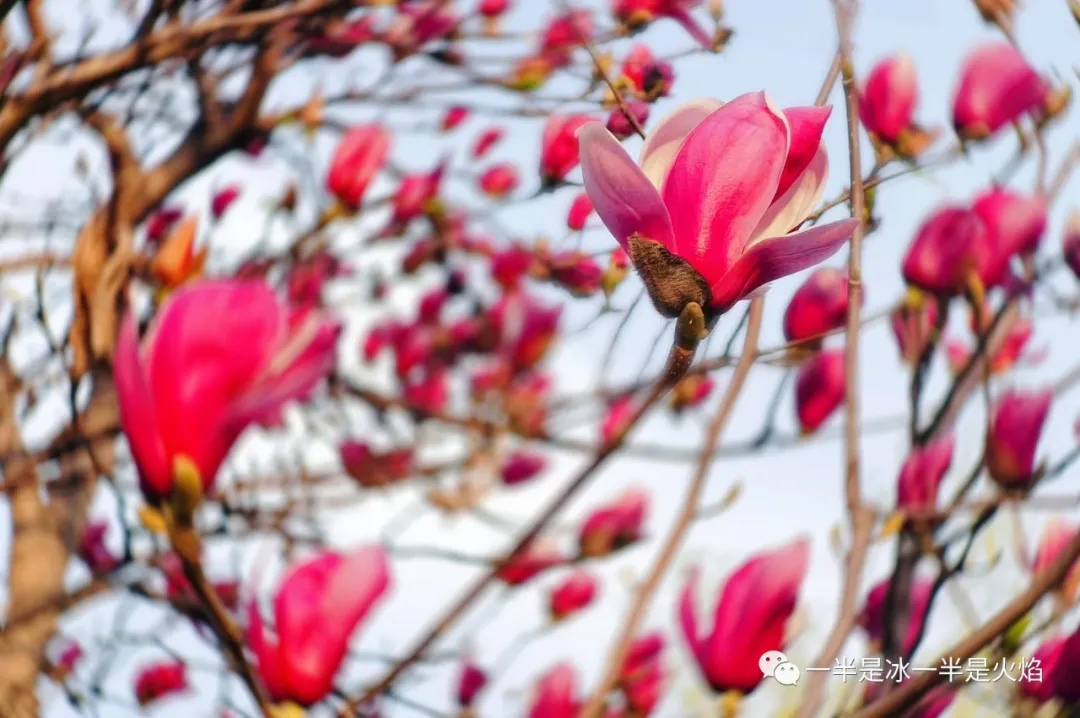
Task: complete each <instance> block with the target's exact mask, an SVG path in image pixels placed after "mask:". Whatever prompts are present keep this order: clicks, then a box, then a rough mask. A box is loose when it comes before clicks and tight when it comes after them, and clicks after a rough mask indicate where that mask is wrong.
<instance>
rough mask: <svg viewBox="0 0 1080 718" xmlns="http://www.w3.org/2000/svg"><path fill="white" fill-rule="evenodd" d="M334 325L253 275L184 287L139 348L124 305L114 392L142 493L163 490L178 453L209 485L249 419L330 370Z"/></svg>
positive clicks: (272, 414)
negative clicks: (293, 303) (284, 299)
mask: <svg viewBox="0 0 1080 718" xmlns="http://www.w3.org/2000/svg"><path fill="white" fill-rule="evenodd" d="M340 329H341V327H340V325H338V324H337V323H335V322H332V321H330V320H329V319H328V318H326V317H325V316H323V315H322V314H320V313H319V312H317V311H313V310H308V309H299V308H296V307H290V306H288V305H287V304H286V303H284V302H282V301H281V300H280V299H279V298H278V296H277V295H276V294H275V292H274V290H273V289H271V288H270V287H269V286H268V285H266V284H265V283H263V282H261V281H258V280H213V281H211V280H204V281H200V282H197V283H195V284H191V285H188V286H186V287H184V288H182V289H180V290H179V291H177V292H176V293H175V294H173V295H172V296H171V297H170V298H169V300H168V302H167V303H166V304H165V305H164V306H163V307H162V309H161V310H160V312H159V313H158V316H157V317H156V319H155V320H154V322H153V324H151V328H150V331H149V332H148V334H147V336H146V338H145V339H144V341H143V343H142V346H141V347H140V346H139V339H138V336H137V333H136V332H137V329H136V326H135V318H134V317H133V316H132V315H131V314H130V313H129V314H128V315H127V316H126V318H125V319H124V322H123V324H122V325H121V327H120V333H119V336H118V338H117V341H116V357H115V361H114V371H115V377H116V393H117V403H118V404H119V407H120V424H121V426H122V427H123V429H124V433H125V434H126V435H127V438H128V443H129V445H130V446H131V453H132V455H133V457H134V459H135V464H136V466H137V467H138V470H139V479H140V484H141V487H142V490H143V493H144V494H145V495H146V496H147V498H148V499H150V500H151V501H157V500H159V499H161V498H163V497H164V496H166V495H167V494H168V493H169V492H170V491H171V490H172V486H173V479H174V477H175V475H176V472H177V471H178V470H179V467H180V465H181V463H183V462H187V464H189V465H193V466H194V468H195V469H197V470H198V473H199V477H200V478H201V480H202V484H203V488H204V489H206V488H208V487H209V486H210V484H211V483H212V482H213V481H214V477H215V476H216V475H217V472H218V468H219V467H220V466H221V463H222V462H223V461H224V460H225V457H226V455H227V454H228V453H229V450H230V449H231V447H232V444H233V443H234V442H235V441H236V440H237V439H238V438H239V437H240V435H241V434H242V433H243V432H244V430H245V429H246V428H247V427H248V426H250V425H251V424H265V423H274V422H276V420H277V419H278V418H280V415H281V409H282V406H283V405H284V404H285V403H286V402H288V401H290V400H294V399H303V398H305V397H307V396H308V395H309V394H310V393H311V391H312V390H313V389H314V388H315V386H316V384H318V382H319V381H320V380H321V379H322V378H323V377H324V376H326V375H327V374H328V373H329V371H330V369H331V368H332V367H333V363H334V359H335V357H334V348H335V345H336V343H337V338H338V334H339V333H340Z"/></svg>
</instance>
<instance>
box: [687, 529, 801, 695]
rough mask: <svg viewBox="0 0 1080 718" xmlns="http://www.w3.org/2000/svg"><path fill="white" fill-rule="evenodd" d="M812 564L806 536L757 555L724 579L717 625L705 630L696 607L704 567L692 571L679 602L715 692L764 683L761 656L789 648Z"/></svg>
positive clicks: (703, 671)
mask: <svg viewBox="0 0 1080 718" xmlns="http://www.w3.org/2000/svg"><path fill="white" fill-rule="evenodd" d="M809 564H810V541H809V540H808V539H806V538H799V539H796V540H795V541H793V542H791V543H789V544H787V545H785V546H782V547H780V548H777V549H773V550H770V551H765V552H763V553H760V554H758V555H756V556H754V557H752V558H751V559H749V560H748V561H746V562H745V563H744V564H742V565H741V566H740V567H739V568H737V569H736V570H735V571H734V572H733V573H732V574H731V575H730V576H729V577H728V579H727V581H726V582H725V583H724V587H723V589H722V591H721V594H720V597H719V599H718V600H717V602H716V604H715V609H714V611H713V616H714V618H713V625H712V628H711V629H710V630H709V631H708V632H705V633H703V632H702V630H701V629H702V627H701V626H699V625H698V620H697V614H696V611H695V609H694V595H695V593H696V592H697V586H698V579H699V575H698V574H699V570H698V569H697V568H694V569H692V570H691V572H690V576H689V578H688V579H687V581H686V584H685V586H684V587H683V589H682V594H681V597H680V600H679V623H680V626H681V628H682V634H683V637H684V638H685V639H686V643H687V645H688V646H689V647H690V652H691V653H692V654H693V657H694V660H695V662H696V663H697V666H698V669H699V670H700V671H701V674H702V676H703V677H704V678H705V681H706V682H707V683H708V684H709V686H710V687H711V688H712V689H713V691H714V692H716V693H725V692H727V691H731V690H736V691H740V692H742V693H750V692H751V691H753V690H754V689H755V688H757V686H758V684H759V683H761V680H762V677H763V676H762V673H761V669H760V668H758V659H759V658H761V655H762V654H763V653H765V652H767V651H779V650H783V648H784V633H785V630H786V627H787V622H788V619H790V618H791V615H792V613H794V611H795V604H796V602H797V600H798V595H799V587H800V586H801V585H802V582H803V579H805V578H806V571H807V568H808V567H809Z"/></svg>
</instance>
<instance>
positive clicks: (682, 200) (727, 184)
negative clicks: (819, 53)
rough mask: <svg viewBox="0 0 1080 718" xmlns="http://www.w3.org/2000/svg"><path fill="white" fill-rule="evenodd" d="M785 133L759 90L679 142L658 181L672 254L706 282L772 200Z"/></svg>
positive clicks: (717, 274) (731, 258)
mask: <svg viewBox="0 0 1080 718" xmlns="http://www.w3.org/2000/svg"><path fill="white" fill-rule="evenodd" d="M787 146H788V127H787V121H786V120H785V119H784V117H783V115H782V114H780V113H779V112H778V111H775V110H774V109H773V108H772V107H771V106H770V104H769V102H768V100H767V99H766V97H765V93H764V92H757V93H748V94H745V95H741V96H739V97H737V98H735V99H734V100H732V101H731V102H729V103H728V104H726V105H724V106H723V107H721V108H720V109H719V110H717V111H716V112H714V113H712V114H711V115H709V116H708V117H707V118H706V119H705V120H704V121H703V122H702V123H701V124H699V125H698V126H697V127H696V128H694V130H693V131H692V132H691V133H690V135H689V136H688V137H687V138H686V141H685V142H683V145H682V147H681V148H680V149H679V153H678V155H677V156H676V157H675V161H674V162H673V163H672V165H671V169H670V170H669V171H668V176H667V180H666V181H665V182H664V189H663V196H664V205H665V206H666V207H667V208H668V211H669V213H670V216H671V225H672V231H673V234H674V235H675V241H676V243H677V244H678V247H679V250H680V251H679V252H678V254H679V256H680V257H682V258H683V259H685V260H687V261H688V262H689V263H690V264H691V265H693V267H694V269H696V270H697V271H698V273H699V274H701V276H702V277H703V278H704V279H705V280H706V281H707V282H709V283H710V284H711V283H713V282H715V281H717V280H718V279H720V278H721V277H722V276H723V275H724V274H725V273H726V271H727V268H728V267H729V266H731V265H732V264H733V263H734V262H735V261H736V260H737V259H738V258H739V257H740V256H741V255H742V253H743V250H744V248H745V247H746V243H747V240H748V239H749V238H750V233H751V232H752V231H753V229H754V227H756V226H757V224H758V222H759V221H760V220H761V217H762V215H764V214H765V210H767V209H768V207H769V204H770V203H771V202H772V199H773V197H774V196H775V195H776V187H777V183H778V182H779V181H780V173H781V171H782V170H783V167H784V158H785V157H786V156H787Z"/></svg>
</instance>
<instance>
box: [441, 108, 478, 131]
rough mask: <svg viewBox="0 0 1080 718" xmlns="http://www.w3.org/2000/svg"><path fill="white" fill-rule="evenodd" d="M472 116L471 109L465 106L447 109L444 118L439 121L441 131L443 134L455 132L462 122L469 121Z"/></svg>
mask: <svg viewBox="0 0 1080 718" xmlns="http://www.w3.org/2000/svg"><path fill="white" fill-rule="evenodd" d="M470 114H471V113H470V112H469V108H468V107H465V106H464V105H454V106H452V107H447V108H446V112H444V113H443V116H442V118H441V119H440V120H439V129H440V130H442V131H443V132H449V131H450V130H455V129H457V128H458V126H459V125H461V123H462V122H464V121H465V120H467V119H469V115H470Z"/></svg>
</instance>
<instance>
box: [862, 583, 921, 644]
mask: <svg viewBox="0 0 1080 718" xmlns="http://www.w3.org/2000/svg"><path fill="white" fill-rule="evenodd" d="M890 581H891V579H889V578H886V579H884V580H883V581H881V582H880V583H878V584H877V585H876V586H874V587H873V588H872V589H870V592H869V593H867V594H866V603H864V604H863V609H862V612H861V613H860V614H859V626H860V627H861V628H862V629H863V630H864V631H866V635H867V637H868V638H869V639H870V640H871V641H872V642H874V643H875V644H877V645H879V646H880V644H881V642H882V640H883V639H884V637H885V601H886V600H887V599H888V597H889V584H890ZM933 587H934V580H933V579H931V578H927V577H925V576H916V577H915V580H914V582H913V583H912V585H911V590H910V592H909V594H908V601H909V602H910V603H909V607H910V608H909V610H908V624H907V631H906V633H905V634H904V645H903V647H902V648H903V651H904V655H909V654H910V653H911V652H912V651H913V650H914V648H915V641H916V640H917V639H918V637H919V629H920V627H921V626H922V620H923V616H925V615H926V609H927V608H928V607H929V606H930V593H931V591H932V590H933Z"/></svg>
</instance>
